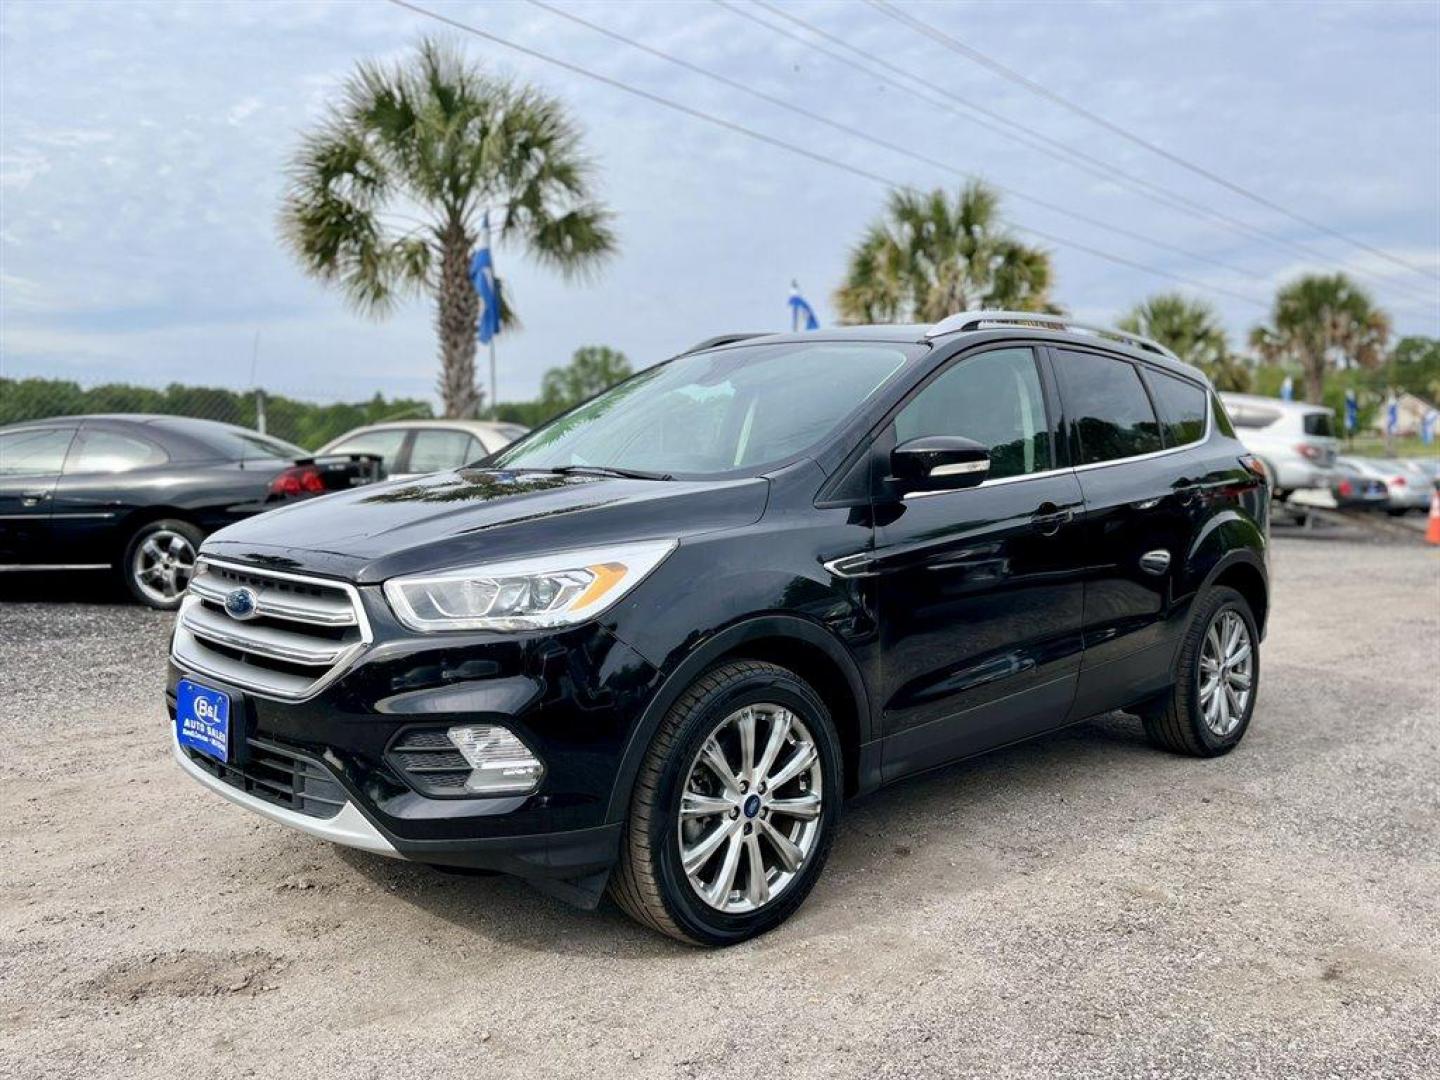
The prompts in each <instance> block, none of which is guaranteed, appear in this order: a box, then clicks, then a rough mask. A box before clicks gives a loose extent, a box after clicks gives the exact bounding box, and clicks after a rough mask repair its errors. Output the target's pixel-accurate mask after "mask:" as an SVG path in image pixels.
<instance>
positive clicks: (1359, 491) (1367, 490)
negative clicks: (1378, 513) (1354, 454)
mask: <svg viewBox="0 0 1440 1080" xmlns="http://www.w3.org/2000/svg"><path fill="white" fill-rule="evenodd" d="M1330 496H1331V498H1333V499H1334V500H1335V505H1336V507H1338V508H1339V509H1341V510H1385V509H1387V508H1388V507H1389V506H1390V492H1389V491H1388V490H1386V488H1385V481H1383V480H1380V479H1378V478H1376V477H1374V476H1368V475H1366V474H1365V473H1364V472H1362V471H1361V470H1360V468H1359V467H1358V466H1356V465H1355V463H1354V462H1352V461H1350V460H1348V459H1346V458H1336V459H1335V468H1334V469H1333V470H1331V473H1330Z"/></svg>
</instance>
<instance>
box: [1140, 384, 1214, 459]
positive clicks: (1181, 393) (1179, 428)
mask: <svg viewBox="0 0 1440 1080" xmlns="http://www.w3.org/2000/svg"><path fill="white" fill-rule="evenodd" d="M1145 380H1146V381H1147V382H1148V383H1149V384H1150V392H1151V393H1152V394H1153V395H1154V396H1155V405H1156V407H1157V408H1158V409H1159V410H1160V426H1161V428H1162V429H1163V430H1164V432H1165V445H1166V446H1184V445H1185V444H1186V443H1193V442H1199V441H1200V440H1201V439H1203V438H1204V437H1205V412H1206V407H1207V405H1208V402H1207V401H1206V398H1207V396H1208V395H1207V394H1206V392H1205V388H1204V387H1202V386H1199V385H1198V384H1196V383H1193V382H1191V381H1190V380H1189V379H1181V378H1179V377H1177V376H1174V375H1167V374H1165V373H1164V372H1160V371H1155V370H1148V371H1146V372H1145Z"/></svg>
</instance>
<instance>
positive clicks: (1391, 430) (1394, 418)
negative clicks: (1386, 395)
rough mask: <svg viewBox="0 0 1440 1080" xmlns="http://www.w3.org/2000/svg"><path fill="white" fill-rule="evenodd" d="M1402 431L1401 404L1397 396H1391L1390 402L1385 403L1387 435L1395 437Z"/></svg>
mask: <svg viewBox="0 0 1440 1080" xmlns="http://www.w3.org/2000/svg"><path fill="white" fill-rule="evenodd" d="M1399 429H1400V402H1399V401H1398V400H1396V398H1395V395H1394V394H1391V395H1390V400H1389V401H1387V402H1386V403H1385V434H1386V435H1394V434H1395V432H1396V431H1398V430H1399Z"/></svg>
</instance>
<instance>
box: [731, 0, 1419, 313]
mask: <svg viewBox="0 0 1440 1080" xmlns="http://www.w3.org/2000/svg"><path fill="white" fill-rule="evenodd" d="M711 2H712V3H714V4H716V5H718V6H720V7H722V8H725V9H726V10H727V11H729V12H731V13H732V14H734V15H738V16H740V17H741V18H744V19H748V20H749V21H750V22H753V23H755V24H756V25H758V26H762V27H764V28H765V29H767V30H770V31H772V32H773V33H777V34H780V35H781V36H783V37H786V38H789V39H790V40H792V41H795V42H798V43H799V44H801V45H804V46H805V47H806V48H809V49H813V50H814V51H816V52H819V53H821V54H822V55H825V56H828V57H830V58H831V59H832V60H835V61H837V62H839V63H841V64H844V65H846V66H847V67H850V68H856V67H858V68H860V69H861V70H863V71H866V72H867V74H869V75H870V76H871V77H873V78H876V79H879V80H880V81H882V82H885V83H887V84H888V85H891V86H894V87H896V88H897V89H900V90H903V91H905V92H907V93H909V94H911V95H912V96H914V97H917V98H919V99H920V100H922V101H925V102H926V103H927V104H930V105H934V106H937V107H939V108H942V109H945V110H946V111H948V112H950V113H952V114H954V115H956V116H960V117H962V118H964V119H966V120H968V121H970V122H971V123H974V124H977V125H979V126H980V127H983V128H985V129H987V130H989V131H993V132H995V133H996V134H998V135H1001V136H1002V137H1004V138H1007V139H1010V140H1012V141H1014V142H1018V143H1020V144H1021V145H1024V146H1028V147H1029V148H1031V149H1034V150H1039V151H1040V152H1041V153H1043V154H1046V155H1048V156H1050V157H1052V158H1055V159H1056V160H1059V161H1063V162H1065V163H1066V164H1068V165H1071V166H1073V167H1076V168H1080V169H1083V170H1084V171H1085V172H1088V173H1090V174H1091V175H1093V176H1098V177H1100V178H1101V179H1103V180H1107V181H1110V182H1113V183H1117V184H1121V185H1122V186H1125V187H1129V188H1130V189H1132V190H1135V191H1138V192H1139V193H1141V194H1143V195H1145V196H1146V197H1147V198H1150V199H1152V200H1155V201H1158V202H1160V203H1162V204H1164V205H1167V206H1169V207H1171V208H1172V209H1179V210H1182V211H1184V212H1185V213H1188V214H1190V215H1191V216H1192V217H1196V218H1201V219H1205V220H1208V221H1212V222H1218V223H1220V224H1223V225H1224V226H1226V227H1227V228H1229V229H1231V230H1232V231H1235V232H1238V233H1241V234H1242V235H1244V236H1246V237H1248V238H1249V239H1251V240H1259V241H1261V242H1263V243H1266V244H1269V245H1271V246H1272V247H1276V248H1284V249H1286V250H1287V251H1289V252H1292V253H1296V254H1299V255H1302V256H1304V257H1306V258H1307V259H1314V260H1318V261H1319V262H1321V263H1323V264H1329V263H1330V262H1331V261H1332V260H1331V257H1330V256H1329V255H1327V254H1326V253H1325V252H1323V251H1320V250H1318V249H1316V248H1313V247H1310V246H1309V245H1307V244H1301V243H1298V242H1297V241H1294V240H1290V239H1288V238H1286V237H1283V236H1277V235H1275V234H1272V233H1269V232H1267V231H1265V230H1264V229H1261V228H1258V227H1256V226H1254V225H1250V224H1249V223H1247V222H1244V221H1241V220H1240V219H1238V218H1235V217H1231V216H1230V215H1228V214H1225V213H1223V212H1221V211H1218V210H1215V209H1213V208H1211V207H1209V206H1206V205H1205V204H1203V203H1200V202H1197V201H1195V200H1194V199H1191V198H1189V197H1188V196H1185V195H1183V194H1180V193H1179V192H1174V191H1171V190H1169V189H1168V188H1164V187H1162V186H1160V185H1156V184H1153V183H1151V182H1150V181H1148V180H1145V179H1144V178H1143V177H1140V176H1136V175H1135V174H1133V173H1129V172H1126V171H1125V170H1123V169H1118V168H1116V167H1114V166H1113V165H1110V164H1109V163H1107V162H1105V161H1104V160H1102V159H1100V158H1098V157H1095V156H1094V155H1092V154H1089V153H1086V152H1085V151H1082V150H1077V149H1075V148H1074V147H1070V146H1067V145H1066V144H1065V143H1062V142H1060V141H1059V140H1057V139H1052V138H1051V137H1050V136H1048V135H1045V134H1044V133H1042V132H1040V131H1037V130H1035V129H1034V128H1030V127H1027V126H1025V125H1024V124H1021V123H1019V122H1017V121H1014V120H1011V119H1009V118H1007V117H1005V116H1004V115H1002V114H1001V113H998V112H996V111H994V110H993V109H989V108H987V107H985V106H983V105H978V104H976V103H975V102H973V101H970V100H968V99H967V98H964V97H962V96H961V95H959V94H956V93H955V92H954V91H951V90H948V89H946V88H944V87H940V86H933V87H932V86H931V85H930V84H928V83H925V82H924V81H923V80H920V79H919V77H918V76H916V75H914V74H912V73H911V72H908V71H906V70H905V69H904V68H901V67H899V66H898V65H896V64H893V63H891V62H889V61H887V60H885V59H883V58H881V57H878V56H875V55H874V54H873V53H869V52H866V51H865V50H863V49H860V48H858V47H856V46H854V45H851V44H850V43H849V42H848V41H845V40H844V39H843V38H841V37H838V36H837V35H835V34H832V33H830V32H829V31H827V30H824V29H822V28H821V27H818V26H816V25H814V24H813V23H810V22H806V21H805V20H804V19H802V18H800V17H799V16H798V15H793V14H791V13H790V12H788V11H785V10H784V9H782V8H779V7H777V6H775V5H774V4H771V3H768V2H767V0H753V3H754V4H755V5H756V6H758V7H760V8H763V9H764V10H765V11H767V12H769V13H770V14H772V15H774V16H776V17H778V18H781V19H784V20H786V21H788V22H790V23H792V24H794V25H796V26H799V27H801V28H802V29H804V30H806V31H807V32H809V33H810V34H813V35H815V36H816V37H818V38H821V39H823V40H824V41H827V42H830V43H832V44H834V45H836V46H838V47H839V48H841V49H844V50H845V51H846V52H847V53H849V54H852V55H851V56H838V55H836V53H835V52H834V51H832V50H830V49H827V48H826V47H825V46H823V45H820V44H818V43H816V42H814V41H811V40H808V39H806V38H803V37H800V36H798V35H796V34H794V33H791V32H790V31H788V30H786V29H785V28H784V27H782V26H777V25H775V24H773V23H770V22H767V21H766V20H764V19H762V18H760V17H758V16H757V15H755V14H754V13H753V12H750V11H746V10H743V9H742V8H740V7H738V6H737V5H736V4H734V3H731V2H729V0H711ZM852 57H853V58H852ZM855 58H858V60H857V59H855ZM867 64H874V65H878V66H880V67H881V68H883V69H884V70H885V71H887V72H891V73H893V74H894V75H895V76H898V77H899V78H900V79H903V80H905V81H904V82H897V81H896V79H895V78H891V77H888V76H886V75H884V74H881V73H879V72H876V71H875V70H874V69H873V68H870V67H867ZM912 83H918V84H919V85H920V86H921V87H924V89H923V90H921V89H917V88H916V87H915V86H914V85H911V84H912ZM932 90H933V92H934V93H938V94H941V95H943V96H944V98H946V99H948V102H947V101H936V100H935V98H934V96H933V95H932V94H931V93H930V92H929V91H932ZM950 102H953V103H954V104H950ZM957 105H958V106H960V108H959V109H957V108H956V107H955V106H957ZM962 110H969V111H962ZM971 112H974V113H979V114H980V115H982V116H985V117H988V118H990V119H992V120H994V121H996V123H987V122H986V121H985V120H981V119H978V118H977V117H975V116H973V115H971ZM1037 143H1038V144H1041V145H1037ZM1077 159H1078V160H1077ZM1082 162H1083V163H1084V164H1082ZM1354 272H1355V273H1357V274H1360V275H1362V276H1366V277H1370V278H1372V279H1373V280H1375V281H1378V282H1380V283H1382V284H1384V285H1385V286H1387V287H1388V288H1391V289H1395V290H1397V291H1400V292H1404V293H1406V295H1407V296H1408V297H1409V298H1410V299H1411V300H1421V301H1423V302H1424V303H1425V304H1426V305H1428V306H1427V314H1433V310H1432V309H1433V305H1434V299H1435V298H1434V297H1433V296H1431V295H1429V294H1428V293H1426V294H1423V295H1421V294H1417V293H1415V292H1413V291H1411V290H1410V287H1409V286H1407V285H1404V284H1402V283H1399V282H1395V281H1393V280H1391V279H1389V278H1385V277H1382V276H1380V275H1379V274H1375V273H1373V272H1371V271H1367V270H1360V269H1356V270H1355V271H1354Z"/></svg>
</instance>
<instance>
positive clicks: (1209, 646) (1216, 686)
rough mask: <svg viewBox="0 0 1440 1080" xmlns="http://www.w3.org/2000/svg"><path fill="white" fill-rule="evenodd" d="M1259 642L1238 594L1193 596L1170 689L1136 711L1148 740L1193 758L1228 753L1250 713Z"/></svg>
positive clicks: (1219, 590) (1220, 590)
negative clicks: (1187, 623)
mask: <svg viewBox="0 0 1440 1080" xmlns="http://www.w3.org/2000/svg"><path fill="white" fill-rule="evenodd" d="M1259 644H1260V635H1259V633H1258V632H1257V631H1256V628H1255V616H1254V614H1253V613H1252V612H1251V610H1250V605H1249V603H1248V602H1247V601H1246V599H1245V597H1244V596H1242V595H1241V594H1240V593H1238V592H1236V591H1235V590H1234V589H1231V588H1228V587H1226V586H1223V585H1222V586H1218V587H1216V588H1213V589H1210V590H1209V591H1208V592H1206V593H1205V594H1204V595H1203V596H1201V597H1200V598H1198V599H1197V600H1196V602H1195V611H1194V614H1193V615H1192V616H1191V620H1190V626H1189V628H1188V629H1187V630H1186V631H1185V637H1184V639H1183V641H1182V642H1181V645H1180V655H1179V658H1178V660H1177V661H1176V666H1175V683H1174V685H1173V686H1172V687H1171V688H1170V690H1169V691H1168V692H1167V693H1166V694H1165V695H1164V696H1162V697H1161V698H1159V699H1158V700H1156V701H1152V702H1149V703H1147V705H1146V706H1144V707H1142V708H1141V709H1139V710H1138V711H1139V713H1140V719H1141V721H1142V722H1143V723H1144V725H1145V734H1146V736H1147V737H1148V738H1149V739H1150V741H1151V742H1152V743H1154V744H1155V745H1156V746H1158V747H1160V748H1161V749H1164V750H1170V751H1173V752H1174V753H1177V754H1189V755H1191V756H1194V757H1218V756H1219V755H1221V754H1228V753H1229V752H1230V751H1231V750H1233V749H1234V748H1235V746H1236V745H1237V744H1238V743H1239V742H1240V740H1241V739H1242V738H1244V737H1245V732H1246V730H1247V729H1248V728H1249V727H1250V718H1251V717H1252V716H1253V715H1254V712H1255V698H1256V694H1257V692H1258V691H1259V689H1260V649H1259ZM1207 691H1208V692H1207Z"/></svg>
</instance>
